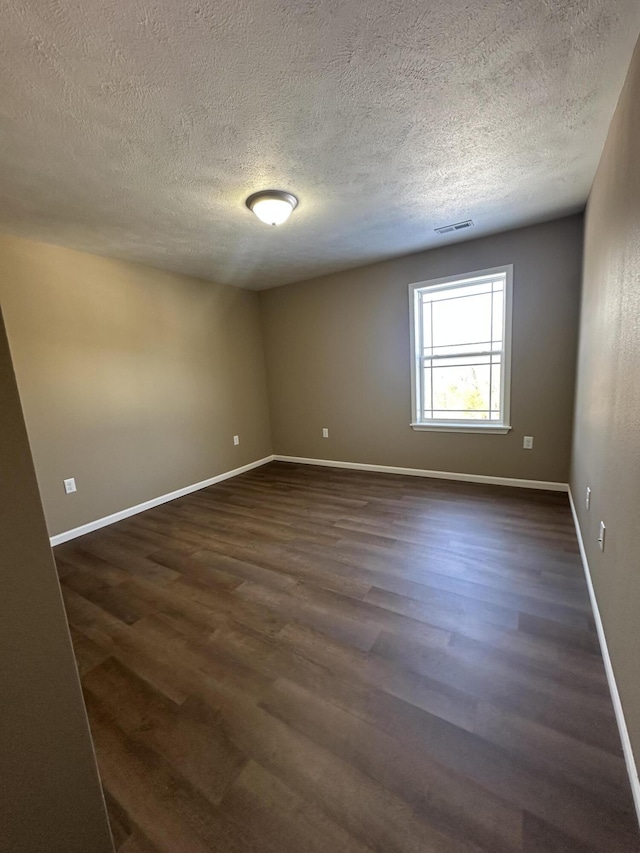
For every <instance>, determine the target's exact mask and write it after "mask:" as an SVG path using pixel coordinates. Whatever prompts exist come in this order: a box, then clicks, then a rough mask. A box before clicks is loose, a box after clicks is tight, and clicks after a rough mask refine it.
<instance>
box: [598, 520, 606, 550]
mask: <svg viewBox="0 0 640 853" xmlns="http://www.w3.org/2000/svg"><path fill="white" fill-rule="evenodd" d="M606 532H607V528H606V527H605V526H604V521H601V522H600V530H599V532H598V545H599V546H600V550H601V551H604V535H605V533H606Z"/></svg>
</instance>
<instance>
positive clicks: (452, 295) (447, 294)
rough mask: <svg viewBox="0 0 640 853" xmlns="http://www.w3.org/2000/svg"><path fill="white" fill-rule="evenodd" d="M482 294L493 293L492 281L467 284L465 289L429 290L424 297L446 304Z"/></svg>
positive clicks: (445, 288)
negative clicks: (459, 298) (463, 297)
mask: <svg viewBox="0 0 640 853" xmlns="http://www.w3.org/2000/svg"><path fill="white" fill-rule="evenodd" d="M480 293H491V282H490V281H485V282H483V283H482V284H466V285H464V286H463V287H444V288H443V289H442V290H431V291H429V290H427V291H425V293H424V297H425V299H429V300H431V301H432V302H445V301H448V300H451V299H457V298H458V297H459V296H477V295H478V294H480Z"/></svg>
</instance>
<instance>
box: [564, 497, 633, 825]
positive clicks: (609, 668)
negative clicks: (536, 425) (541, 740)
mask: <svg viewBox="0 0 640 853" xmlns="http://www.w3.org/2000/svg"><path fill="white" fill-rule="evenodd" d="M569 503H570V504H571V512H572V514H573V523H574V524H575V527H576V536H577V537H578V547H579V549H580V556H581V558H582V568H583V569H584V575H585V578H586V579H587V587H588V589H589V598H590V599H591V608H592V610H593V616H594V619H595V622H596V630H597V631H598V639H599V640H600V650H601V652H602V660H603V661H604V668H605V672H606V673H607V681H608V683H609V690H610V692H611V700H612V702H613V710H614V711H615V715H616V722H617V723H618V729H619V731H620V740H621V741H622V751H623V753H624V760H625V762H626V765H627V772H628V774H629V782H630V783H631V793H632V795H633V802H634V804H635V807H636V814H637V816H638V822H639V823H640V779H639V778H638V767H637V765H636V762H635V758H634V756H633V748H632V746H631V740H630V738H629V730H628V729H627V722H626V720H625V718H624V711H623V709H622V702H621V701H620V694H619V693H618V685H617V684H616V677H615V673H614V671H613V664H612V663H611V657H610V655H609V647H608V646H607V638H606V636H605V633H604V626H603V624H602V619H601V617H600V608H599V607H598V600H597V598H596V592H595V589H594V588H593V581H592V580H591V570H590V569H589V562H588V560H587V552H586V551H585V547H584V540H583V538H582V530H581V529H580V522H579V521H578V513H577V512H576V505H575V503H574V500H573V495H572V494H571V488H569Z"/></svg>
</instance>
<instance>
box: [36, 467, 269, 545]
mask: <svg viewBox="0 0 640 853" xmlns="http://www.w3.org/2000/svg"><path fill="white" fill-rule="evenodd" d="M273 458H274V457H273V456H265V457H264V459H257V460H256V461H255V462H249V463H248V464H247V465H242V467H240V468H234V469H233V471H225V472H224V473H223V474H217V475H216V476H215V477H210V478H209V479H208V480H202V482H200V483H194V484H193V485H192V486H185V487H184V488H182V489H177V490H176V491H175V492H169V494H168V495H161V496H160V497H158V498H151V500H149V501H145V502H144V503H141V504H136V506H130V507H128V508H127V509H121V510H119V512H114V513H113V514H112V515H105V516H104V518H98V519H96V520H95V521H90V522H89V523H88V524H82V525H81V526H80V527H74V528H73V530H65V532H64V533H58V534H57V535H56V536H52V537H51V539H50V542H51V546H52V547H53V546H54V545H61V544H62V543H63V542H68V541H69V540H70V539H76V538H77V537H78V536H84V534H85V533H91V531H92V530H99V529H100V528H101V527H107V525H109V524H115V523H116V521H122V519H123V518H129V517H130V516H132V515H137V514H138V513H139V512H144V511H145V510H146V509H152V508H153V507H154V506H160V504H165V503H167V502H168V501H173V500H175V499H176V498H181V497H182V496H183V495H189V494H191V492H197V491H199V490H200V489H206V487H207V486H213V485H214V484H215V483H221V482H222V481H223V480H228V479H230V478H231V477H237V476H238V474H244V472H245V471H251V469H252V468H259V467H260V466H261V465H266V464H267V462H272V461H273Z"/></svg>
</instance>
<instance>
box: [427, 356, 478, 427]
mask: <svg viewBox="0 0 640 853" xmlns="http://www.w3.org/2000/svg"><path fill="white" fill-rule="evenodd" d="M432 374H433V375H432V382H433V405H434V408H436V409H438V410H440V411H445V412H453V411H456V412H464V411H472V412H474V411H477V412H480V411H484V412H485V413H486V412H488V411H489V409H490V393H489V365H488V364H484V365H474V366H471V365H466V366H465V365H455V366H453V365H442V364H438V365H437V366H434V367H433V368H432ZM434 417H435V415H434Z"/></svg>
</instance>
